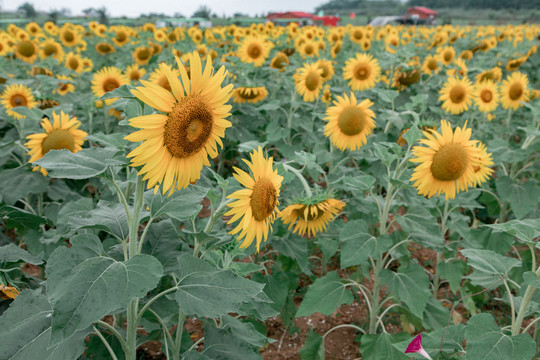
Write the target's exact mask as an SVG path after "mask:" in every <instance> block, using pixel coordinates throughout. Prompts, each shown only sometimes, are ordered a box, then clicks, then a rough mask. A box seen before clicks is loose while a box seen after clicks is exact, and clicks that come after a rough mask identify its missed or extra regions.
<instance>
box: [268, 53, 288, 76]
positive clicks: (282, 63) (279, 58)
mask: <svg viewBox="0 0 540 360" xmlns="http://www.w3.org/2000/svg"><path fill="white" fill-rule="evenodd" d="M288 65H289V57H288V56H287V54H285V53H284V52H282V51H280V52H278V53H277V54H276V56H274V58H273V59H272V61H270V67H271V68H274V69H279V71H281V72H283V71H285V67H286V66H288Z"/></svg>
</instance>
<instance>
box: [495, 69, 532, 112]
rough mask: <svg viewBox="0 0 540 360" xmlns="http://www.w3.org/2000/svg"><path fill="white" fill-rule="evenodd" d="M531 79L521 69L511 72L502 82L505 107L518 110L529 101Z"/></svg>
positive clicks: (502, 100) (502, 96) (502, 101)
mask: <svg viewBox="0 0 540 360" xmlns="http://www.w3.org/2000/svg"><path fill="white" fill-rule="evenodd" d="M528 85H529V79H527V75H525V74H523V73H522V72H519V71H514V72H513V73H511V74H510V75H509V76H508V77H507V78H506V79H505V80H504V81H503V82H502V84H501V104H502V106H503V108H505V109H513V110H516V109H518V108H519V107H521V106H523V105H522V104H521V102H525V101H529V90H527V86H528Z"/></svg>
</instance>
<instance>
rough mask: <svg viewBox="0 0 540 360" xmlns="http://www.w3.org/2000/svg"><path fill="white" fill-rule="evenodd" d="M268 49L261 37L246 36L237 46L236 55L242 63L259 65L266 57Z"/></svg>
mask: <svg viewBox="0 0 540 360" xmlns="http://www.w3.org/2000/svg"><path fill="white" fill-rule="evenodd" d="M269 51H270V48H269V47H268V45H267V44H266V43H265V42H264V40H263V39H261V38H256V37H248V38H246V39H245V40H244V41H243V42H242V44H241V45H240V47H239V48H238V57H239V58H240V60H241V61H242V62H244V63H252V64H253V65H255V66H261V65H262V64H263V63H264V61H265V60H266V58H267V57H268V52H269Z"/></svg>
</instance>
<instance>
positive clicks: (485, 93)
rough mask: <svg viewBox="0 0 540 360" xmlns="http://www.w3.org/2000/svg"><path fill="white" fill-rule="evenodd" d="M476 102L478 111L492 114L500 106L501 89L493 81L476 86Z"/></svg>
mask: <svg viewBox="0 0 540 360" xmlns="http://www.w3.org/2000/svg"><path fill="white" fill-rule="evenodd" d="M474 101H475V103H476V106H478V110H480V111H482V112H491V111H493V110H495V109H496V108H497V105H498V104H499V89H498V86H497V84H495V82H493V81H491V80H486V81H482V82H481V83H477V84H476V86H475V97H474Z"/></svg>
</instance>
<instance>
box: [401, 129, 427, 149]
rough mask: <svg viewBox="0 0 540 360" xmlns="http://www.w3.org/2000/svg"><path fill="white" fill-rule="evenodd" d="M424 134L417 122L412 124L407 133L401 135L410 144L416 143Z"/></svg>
mask: <svg viewBox="0 0 540 360" xmlns="http://www.w3.org/2000/svg"><path fill="white" fill-rule="evenodd" d="M422 136H423V135H422V131H421V130H420V129H419V128H418V126H417V125H416V124H415V125H412V126H411V127H410V128H409V130H407V132H406V133H405V134H403V135H401V137H403V138H404V139H405V140H406V141H407V144H409V145H410V146H412V145H414V144H416V142H417V141H418V140H419V139H421V138H422Z"/></svg>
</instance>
